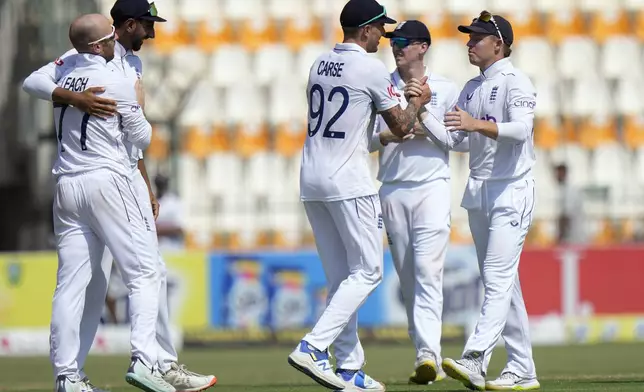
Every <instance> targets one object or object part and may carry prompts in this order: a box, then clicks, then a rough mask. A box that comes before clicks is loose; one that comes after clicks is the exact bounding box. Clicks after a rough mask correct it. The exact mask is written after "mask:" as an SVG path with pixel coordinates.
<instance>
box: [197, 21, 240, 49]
mask: <svg viewBox="0 0 644 392" xmlns="http://www.w3.org/2000/svg"><path fill="white" fill-rule="evenodd" d="M232 38H233V32H232V27H231V26H230V24H229V23H227V22H226V21H224V20H218V21H214V22H213V21H203V22H201V23H199V24H198V25H197V32H196V35H195V44H196V45H197V46H198V47H199V48H200V49H201V50H203V51H204V52H206V53H212V52H213V51H215V50H216V49H217V48H219V47H220V46H221V45H226V44H229V43H230V42H232Z"/></svg>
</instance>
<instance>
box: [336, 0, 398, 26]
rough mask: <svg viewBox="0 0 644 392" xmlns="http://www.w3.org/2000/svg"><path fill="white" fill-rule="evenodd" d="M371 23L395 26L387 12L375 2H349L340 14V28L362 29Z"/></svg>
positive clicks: (358, 0) (357, 0) (352, 0)
mask: <svg viewBox="0 0 644 392" xmlns="http://www.w3.org/2000/svg"><path fill="white" fill-rule="evenodd" d="M371 23H385V24H395V23H396V21H395V20H394V19H391V18H390V17H388V16H387V10H386V9H385V7H384V6H383V5H381V4H380V3H378V2H377V1H376V0H349V2H348V3H347V4H345V5H344V8H342V13H340V25H341V26H342V27H362V26H366V25H368V24H371Z"/></svg>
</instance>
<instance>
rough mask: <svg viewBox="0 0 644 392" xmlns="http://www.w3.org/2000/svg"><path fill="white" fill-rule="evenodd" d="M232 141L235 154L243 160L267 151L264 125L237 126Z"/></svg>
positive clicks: (266, 132)
mask: <svg viewBox="0 0 644 392" xmlns="http://www.w3.org/2000/svg"><path fill="white" fill-rule="evenodd" d="M232 139H233V141H234V149H235V151H236V152H237V154H238V155H240V156H242V157H245V158H247V157H250V156H251V155H254V154H255V153H256V152H258V151H265V150H267V149H268V129H267V127H266V124H264V123H261V124H239V125H238V126H237V129H236V130H235V131H234V134H233V136H232Z"/></svg>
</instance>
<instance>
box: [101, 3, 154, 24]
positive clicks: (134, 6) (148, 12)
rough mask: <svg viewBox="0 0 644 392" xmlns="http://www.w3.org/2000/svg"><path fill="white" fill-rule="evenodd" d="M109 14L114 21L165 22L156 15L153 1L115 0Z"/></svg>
mask: <svg viewBox="0 0 644 392" xmlns="http://www.w3.org/2000/svg"><path fill="white" fill-rule="evenodd" d="M110 15H111V16H112V19H113V20H114V21H115V22H117V21H118V22H122V21H125V20H128V19H136V20H151V21H153V22H165V21H166V20H165V19H163V18H161V17H160V16H159V15H158V12H157V7H156V5H154V2H152V3H150V2H148V0H116V3H114V6H113V7H112V10H111V11H110Z"/></svg>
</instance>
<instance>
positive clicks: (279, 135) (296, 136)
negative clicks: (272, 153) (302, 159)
mask: <svg viewBox="0 0 644 392" xmlns="http://www.w3.org/2000/svg"><path fill="white" fill-rule="evenodd" d="M305 139H306V123H305V122H304V121H302V122H298V121H292V122H288V123H283V124H279V125H278V126H277V129H276V131H275V150H276V151H277V152H278V153H279V154H280V155H282V156H285V157H292V156H294V155H295V154H297V153H298V152H299V151H300V150H302V146H303V145H304V140H305Z"/></svg>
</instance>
